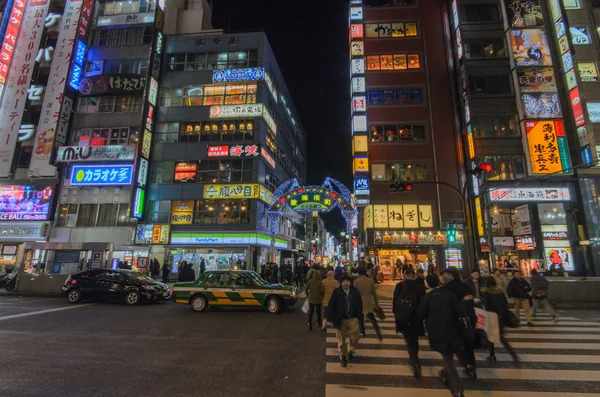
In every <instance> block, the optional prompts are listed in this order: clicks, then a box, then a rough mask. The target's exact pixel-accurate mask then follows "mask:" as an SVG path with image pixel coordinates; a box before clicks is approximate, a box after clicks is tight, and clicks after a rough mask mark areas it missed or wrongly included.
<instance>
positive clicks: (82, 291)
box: [62, 269, 170, 305]
mask: <svg viewBox="0 0 600 397" xmlns="http://www.w3.org/2000/svg"><path fill="white" fill-rule="evenodd" d="M62 294H63V296H65V297H66V298H67V300H68V301H69V303H79V302H80V301H81V300H83V299H92V300H106V301H116V302H125V303H126V304H128V305H137V304H138V303H140V302H158V301H165V300H168V299H169V298H170V291H169V286H168V285H166V284H164V283H161V282H158V281H156V280H153V279H151V278H150V277H147V276H145V275H143V274H141V273H138V272H135V271H132V270H120V269H119V270H115V269H93V270H86V271H83V272H79V273H75V274H71V275H70V276H69V277H67V280H66V281H65V284H64V285H63V287H62Z"/></svg>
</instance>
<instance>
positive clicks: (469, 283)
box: [465, 278, 485, 299]
mask: <svg viewBox="0 0 600 397" xmlns="http://www.w3.org/2000/svg"><path fill="white" fill-rule="evenodd" d="M465 285H466V286H467V287H469V289H470V290H471V295H473V297H475V298H477V295H476V291H475V281H473V279H472V278H470V279H468V280H466V281H465ZM477 285H478V286H479V298H480V299H481V289H482V288H483V287H485V285H484V284H483V280H482V279H481V278H480V279H479V280H477Z"/></svg>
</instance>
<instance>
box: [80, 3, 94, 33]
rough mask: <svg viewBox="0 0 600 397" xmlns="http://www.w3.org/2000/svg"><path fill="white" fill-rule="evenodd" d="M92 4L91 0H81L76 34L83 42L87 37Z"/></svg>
mask: <svg viewBox="0 0 600 397" xmlns="http://www.w3.org/2000/svg"><path fill="white" fill-rule="evenodd" d="M93 6H94V1H93V0H83V5H82V6H81V18H80V19H79V25H78V26H77V34H78V35H79V36H80V37H81V38H82V39H83V41H84V42H85V41H86V39H87V34H88V30H89V27H90V19H91V17H92V7H93Z"/></svg>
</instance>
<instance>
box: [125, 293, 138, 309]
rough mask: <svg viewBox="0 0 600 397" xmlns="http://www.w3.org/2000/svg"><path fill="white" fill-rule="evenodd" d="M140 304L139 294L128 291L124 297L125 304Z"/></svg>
mask: <svg viewBox="0 0 600 397" xmlns="http://www.w3.org/2000/svg"><path fill="white" fill-rule="evenodd" d="M139 302H140V293H139V292H137V291H129V292H128V293H127V295H125V303H127V304H128V305H130V306H133V305H137V304H138V303H139Z"/></svg>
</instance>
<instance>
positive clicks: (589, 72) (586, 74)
mask: <svg viewBox="0 0 600 397" xmlns="http://www.w3.org/2000/svg"><path fill="white" fill-rule="evenodd" d="M577 69H578V70H579V77H580V78H581V81H586V82H590V81H594V82H595V81H598V69H597V68H596V64H595V63H594V62H579V63H577Z"/></svg>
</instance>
